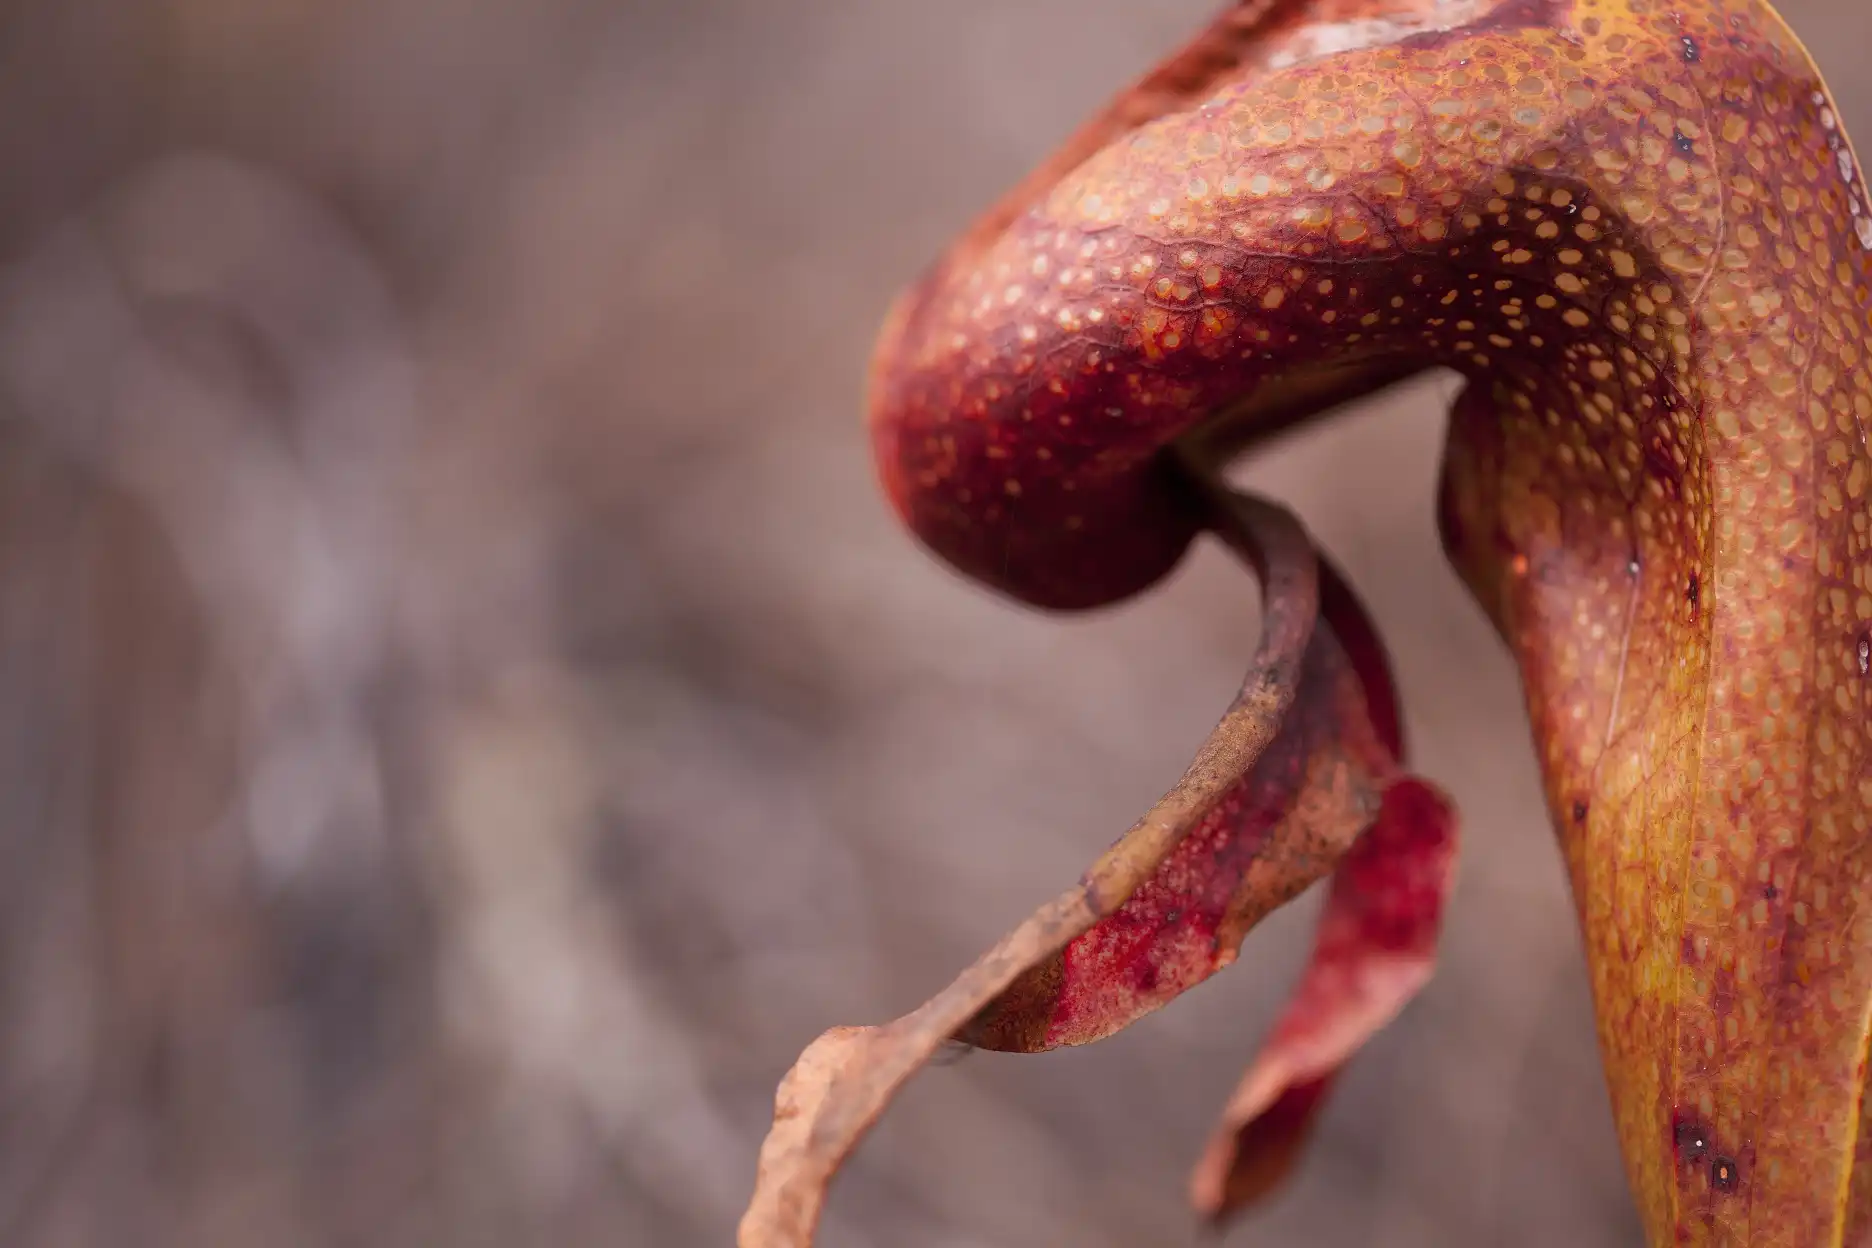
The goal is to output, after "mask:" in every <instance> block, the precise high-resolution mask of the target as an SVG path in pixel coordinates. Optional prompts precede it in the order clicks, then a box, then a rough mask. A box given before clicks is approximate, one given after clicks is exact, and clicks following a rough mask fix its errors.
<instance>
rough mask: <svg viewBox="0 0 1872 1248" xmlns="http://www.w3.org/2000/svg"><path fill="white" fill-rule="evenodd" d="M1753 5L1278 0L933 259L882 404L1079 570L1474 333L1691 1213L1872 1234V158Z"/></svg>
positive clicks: (1598, 917) (904, 318)
mask: <svg viewBox="0 0 1872 1248" xmlns="http://www.w3.org/2000/svg"><path fill="white" fill-rule="evenodd" d="M1864 176H1865V175H1864V171H1863V169H1862V168H1861V167H1860V166H1859V164H1858V163H1857V161H1856V159H1855V157H1854V155H1853V152H1852V149H1851V147H1850V145H1849V144H1848V142H1847V139H1846V136H1845V134H1844V133H1843V131H1842V129H1841V126H1840V124H1839V122H1838V120H1837V117H1836V114H1835V111H1834V108H1833V106H1832V103H1831V100H1830V97H1829V96H1828V94H1827V91H1826V88H1825V86H1824V85H1823V84H1822V83H1821V81H1820V79H1819V75H1818V73H1817V71H1816V70H1815V68H1814V66H1813V64H1812V62H1811V60H1810V59H1809V58H1808V56H1807V54H1806V52H1805V51H1804V50H1803V49H1802V47H1801V46H1800V44H1799V43H1798V42H1797V40H1796V39H1795V37H1794V36H1793V34H1792V33H1790V32H1789V30H1788V29H1787V28H1786V26H1785V25H1784V24H1783V23H1782V21H1781V20H1780V18H1779V17H1778V16H1777V15H1776V14H1775V13H1774V12H1773V11H1772V10H1771V9H1770V8H1769V7H1768V6H1767V5H1766V4H1763V3H1759V2H1757V0H1670V2H1668V3H1665V2H1658V3H1650V2H1647V0H1504V2H1501V3H1489V2H1487V0H1443V2H1434V0H1316V2H1314V3H1293V2H1284V0H1273V2H1272V3H1251V4H1244V5H1241V6H1238V7H1237V8H1236V9H1235V10H1233V11H1231V13H1229V14H1228V15H1227V16H1225V17H1224V18H1222V19H1220V20H1219V21H1218V23H1217V25H1216V26H1215V27H1214V28H1212V30H1211V31H1210V32H1208V33H1207V34H1206V35H1204V36H1203V38H1202V39H1200V40H1199V41H1198V42H1197V43H1196V44H1194V45H1192V47H1191V48H1190V49H1189V50H1188V51H1186V52H1185V53H1184V54H1182V55H1181V56H1179V57H1178V58H1177V59H1176V60H1174V61H1173V62H1171V63H1169V64H1168V65H1166V66H1165V67H1164V68H1163V69H1161V70H1160V71H1158V72H1157V73H1156V74H1154V75H1152V77H1151V78H1149V79H1147V80H1146V81H1145V82H1144V83H1142V84H1140V85H1139V86H1138V87H1137V88H1136V89H1135V90H1134V91H1132V92H1131V93H1128V94H1127V95H1126V96H1125V97H1123V98H1122V99H1120V100H1119V101H1118V102H1117V103H1115V104H1114V105H1113V106H1112V109H1111V110H1110V111H1109V112H1108V113H1107V114H1106V115H1104V116H1102V117H1100V118H1098V119H1096V120H1095V121H1093V122H1092V123H1091V124H1090V125H1089V126H1088V127H1087V129H1086V130H1085V131H1084V132H1082V134H1081V135H1080V136H1079V137H1078V138H1077V139H1075V140H1074V142H1073V143H1072V144H1070V145H1069V146H1068V148H1067V149H1066V150H1065V151H1064V152H1063V153H1062V154H1061V156H1060V157H1058V158H1057V159H1056V160H1054V161H1053V162H1052V163H1051V164H1050V165H1049V166H1048V167H1046V168H1044V169H1042V170H1041V171H1039V172H1038V173H1037V174H1036V175H1035V176H1034V178H1033V179H1031V180H1030V181H1029V182H1028V183H1027V184H1026V185H1025V186H1024V187H1022V188H1021V189H1019V190H1018V191H1016V193H1015V194H1014V195H1013V196H1012V197H1011V198H1010V199H1009V200H1008V201H1006V202H1005V203H1004V204H1003V205H1002V206H1001V207H999V208H998V209H996V210H995V211H994V212H993V213H992V214H990V216H989V217H988V218H987V219H985V220H984V221H983V222H982V223H981V225H980V226H979V227H978V228H977V229H976V230H975V231H973V232H972V233H971V234H970V235H969V236H968V237H966V238H965V239H964V240H963V241H962V242H961V243H960V244H959V245H958V246H957V248H956V249H955V250H954V251H953V252H952V253H951V254H950V255H949V256H947V257H945V258H944V259H943V260H942V261H941V262H940V263H939V264H938V265H936V266H935V268H934V269H932V270H931V272H930V273H929V274H928V275H927V276H926V277H925V278H924V280H923V281H922V282H921V283H919V285H918V286H917V287H916V288H915V289H914V290H913V291H912V292H911V293H910V294H908V295H907V296H906V297H905V299H904V300H903V301H902V302H901V303H900V304H899V306H898V308H897V310H896V312H895V313H894V314H893V319H892V322H891V325H890V326H889V328H888V330H887V332H886V335H885V339H884V342H883V344H882V347H881V349H880V354H879V357H878V365H877V372H876V378H875V385H874V393H873V410H872V428H873V431H874V434H875V439H876V445H877V451H878V456H879V461H880V464H881V466H882V471H883V475H884V478H885V480H886V483H887V486H888V489H889V491H890V494H891V496H892V498H893V500H894V501H895V502H896V504H897V506H898V507H899V509H900V510H901V512H902V514H903V515H904V517H905V518H906V520H907V521H908V522H909V524H910V525H911V526H912V527H913V528H914V529H915V531H916V532H917V533H918V535H919V536H920V537H921V538H922V539H923V540H924V541H925V542H926V543H928V545H929V546H931V547H932V548H933V549H934V550H935V551H936V552H937V553H939V554H940V555H941V556H943V557H944V558H946V559H947V560H949V561H951V562H952V563H954V564H955V565H956V566H958V567H959V568H961V569H963V570H964V571H966V572H968V573H970V574H972V575H974V576H976V577H978V578H980V579H981V580H983V581H985V582H987V583H989V584H991V585H994V586H996V587H998V588H1000V589H1002V590H1004V591H1006V592H1008V593H1010V594H1012V595H1015V596H1017V597H1019V598H1022V599H1024V600H1027V601H1029V602H1032V603H1036V604H1040V605H1044V606H1052V607H1062V608H1070V607H1081V606H1091V605H1096V604H1101V603H1106V602H1110V601H1113V600H1115V599H1118V598H1120V597H1123V596H1125V595H1128V594H1130V593H1133V592H1135V591H1137V590H1139V589H1142V588H1144V587H1145V586H1148V585H1150V584H1152V583H1153V582H1155V581H1156V580H1157V579H1159V578H1160V577H1161V576H1162V575H1163V574H1164V573H1165V572H1166V571H1168V570H1169V569H1170V568H1171V567H1172V566H1173V565H1174V564H1175V563H1176V561H1177V560H1178V559H1179V557H1180V556H1181V554H1182V552H1183V551H1184V550H1185V548H1186V547H1187V546H1188V544H1189V542H1190V541H1191V539H1192V538H1193V537H1194V535H1195V534H1196V532H1197V531H1198V529H1199V527H1200V525H1201V512H1200V510H1199V509H1197V508H1195V507H1193V506H1192V505H1191V504H1190V502H1189V500H1188V499H1187V498H1186V497H1185V496H1184V493H1183V492H1182V491H1181V490H1180V489H1179V487H1178V485H1177V478H1176V477H1175V476H1174V474H1172V473H1170V472H1168V471H1167V470H1166V469H1165V466H1164V462H1165V461H1164V458H1163V456H1164V453H1165V452H1166V450H1168V449H1169V448H1171V447H1173V446H1175V445H1178V444H1181V445H1182V447H1183V448H1184V449H1185V450H1192V449H1194V450H1197V451H1200V450H1202V449H1203V448H1206V447H1216V446H1224V445H1226V446H1230V447H1234V446H1242V445H1249V444H1252V442H1253V441H1254V439H1255V438H1256V437H1258V436H1261V435H1263V434H1265V433H1266V432H1269V431H1271V430H1273V429H1275V428H1278V427H1282V426H1284V425H1286V424H1289V423H1291V422H1292V421H1294V420H1296V419H1300V418H1303V417H1305V416H1308V415H1310V414H1312V413H1313V412H1315V411H1317V410H1318V409H1319V408H1320V407H1321V406H1322V405H1323V404H1325V403H1327V402H1329V401H1332V400H1336V399H1338V398H1342V397H1345V396H1347V395H1351V394H1356V393H1359V392H1361V391H1363V390H1366V389H1370V388H1373V387H1375V386H1376V385H1379V384H1382V383H1384V382H1387V381H1390V380H1392V379H1395V378H1397V377H1399V376H1402V375H1404V374H1406V373H1409V372H1412V371H1416V370H1419V369H1423V368H1429V367H1438V366H1440V367H1446V368H1450V369H1454V370H1456V371H1457V372H1459V373H1461V374H1462V375H1463V376H1464V377H1465V378H1466V379H1467V386H1466V388H1465V389H1464V391H1463V393H1462V396H1461V397H1460V398H1459V400H1458V401H1457V403H1456V405H1455V409H1454V411H1453V413H1452V419H1451V428H1450V435H1449V444H1448V449H1447V452H1446V467H1445V477H1444V486H1443V498H1442V502H1441V514H1442V517H1443V528H1444V534H1445V541H1446V545H1447V547H1448V549H1449V552H1450V555H1451V557H1452V559H1453V560H1454V561H1455V562H1456V564H1457V565H1458V567H1459V568H1460V569H1461V571H1462V572H1463V574H1464V576H1465V578H1466V580H1467V581H1468V583H1469V585H1470V586H1471V588H1472V589H1473V590H1474V592H1475V593H1476V595H1477V596H1478V598H1479V599H1480V600H1481V602H1482V603H1483V604H1484V606H1485V607H1486V608H1487V609H1488V611H1489V612H1490V614H1491V616H1492V618H1493V619H1494V620H1495V622H1496V624H1497V627H1498V628H1499V630H1500V632H1501V634H1502V636H1503V638H1504V639H1505V640H1506V642H1507V643H1508V644H1509V645H1510V646H1511V647H1512V648H1513V650H1514V652H1515V653H1516V655H1517V656H1518V658H1519V661H1520V664H1521V667H1522V672H1523V676H1524V680H1525V684H1526V689H1527V702H1528V708H1529V711H1530V714H1531V716H1532V718H1533V722H1534V727H1535V730H1536V735H1537V739H1538V742H1539V748H1540V750H1541V753H1542V763H1543V766H1544V770H1545V777H1546V787H1547V794H1548V801H1549V806H1550V810H1551V812H1552V815H1553V819H1554V823H1555V827H1556V828H1557V829H1558V832H1559V835H1560V838H1561V841H1562V843H1563V846H1564V850H1565V854H1566V858H1567V862H1568V865H1569V868H1570V871H1571V876H1572V881H1573V886H1574V891H1575V894H1576V897H1577V899H1578V908H1579V915H1580V919H1581V923H1582V930H1583V932H1584V937H1585V944H1586V949H1587V954H1588V959H1589V962H1590V965H1591V972H1592V981H1593V988H1594V994H1595V1000H1596V1006H1597V1011H1598V1019H1599V1035H1600V1043H1601V1047H1602V1050H1603V1054H1604V1057H1605V1062H1606V1069H1607V1072H1608V1077H1609V1081H1610V1085H1611V1090H1612V1096H1613V1100H1614V1103H1615V1108H1616V1114H1617V1120H1618V1127H1619V1133H1620V1137H1621V1140H1622V1145H1623V1149H1624V1155H1625V1159H1626V1165H1627V1169H1628V1171H1629V1174H1630V1177H1631V1180H1632V1184H1633V1188H1634V1191H1635V1193H1636V1195H1637V1199H1638V1202H1639V1205H1640V1209H1641V1212H1642V1216H1643V1219H1644V1222H1645V1225H1646V1227H1647V1229H1648V1233H1649V1236H1650V1238H1651V1240H1652V1242H1653V1243H1657V1244H1666V1243H1673V1244H1674V1243H1694V1244H1749V1245H1789V1246H1799V1248H1806V1246H1808V1245H1821V1244H1848V1245H1850V1244H1857V1243H1864V1242H1869V1241H1872V1140H1868V1139H1866V1138H1864V1137H1863V1136H1862V1132H1861V1127H1862V1119H1863V1114H1864V1106H1863V1087H1864V1067H1865V1060H1866V1038H1867V1027H1868V1012H1869V1010H1872V933H1869V932H1868V929H1867V927H1866V926H1865V924H1864V923H1862V922H1861V914H1862V911H1864V910H1865V909H1866V907H1867V903H1868V901H1869V900H1872V892H1869V890H1872V878H1869V876H1872V857H1869V853H1868V850H1869V841H1868V832H1869V831H1872V829H1869V828H1868V817H1869V814H1872V765H1869V758H1868V737H1869V735H1872V732H1869V726H1872V721H1869V720H1868V704H1867V696H1868V694H1867V691H1868V688H1872V675H1869V669H1872V632H1869V631H1868V630H1869V628H1872V577H1869V573H1872V550H1869V547H1868V538H1869V534H1868V525H1869V524H1872V509H1868V507H1867V501H1866V494H1867V483H1868V473H1869V472H1872V451H1868V447H1867V442H1866V425H1867V422H1868V420H1869V419H1872V368H1868V362H1867V358H1866V349H1867V342H1868V337H1869V330H1872V320H1869V317H1868V314H1869V311H1872V199H1869V198H1868V193H1867V188H1866V184H1865V180H1864Z"/></svg>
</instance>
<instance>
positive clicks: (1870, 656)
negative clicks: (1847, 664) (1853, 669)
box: [1859, 633, 1872, 676]
mask: <svg viewBox="0 0 1872 1248" xmlns="http://www.w3.org/2000/svg"><path fill="white" fill-rule="evenodd" d="M1868 671H1872V633H1860V634H1859V674H1860V675H1861V676H1864V675H1865V674H1866V673H1867V672H1868Z"/></svg>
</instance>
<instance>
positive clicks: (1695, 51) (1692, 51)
mask: <svg viewBox="0 0 1872 1248" xmlns="http://www.w3.org/2000/svg"><path fill="white" fill-rule="evenodd" d="M1683 58H1684V61H1685V63H1687V64H1690V65H1694V64H1696V63H1697V62H1698V61H1700V60H1702V59H1703V49H1701V48H1699V47H1697V41H1696V40H1695V39H1693V38H1691V37H1690V36H1689V35H1685V36H1684V37H1683Z"/></svg>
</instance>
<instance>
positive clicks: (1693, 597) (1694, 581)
mask: <svg viewBox="0 0 1872 1248" xmlns="http://www.w3.org/2000/svg"><path fill="white" fill-rule="evenodd" d="M1702 593H1703V582H1702V581H1701V580H1700V579H1699V578H1698V577H1697V574H1696V573H1694V572H1692V573H1691V574H1690V581H1689V583H1688V584H1687V585H1685V586H1684V601H1685V602H1687V603H1689V604H1690V611H1691V613H1692V614H1695V612H1696V609H1697V599H1698V598H1699V597H1701V596H1702Z"/></svg>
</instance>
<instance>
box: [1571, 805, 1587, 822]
mask: <svg viewBox="0 0 1872 1248" xmlns="http://www.w3.org/2000/svg"><path fill="white" fill-rule="evenodd" d="M1573 822H1574V823H1585V822H1586V803H1585V802H1583V801H1577V800H1576V801H1575V802H1574V803H1573Z"/></svg>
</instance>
